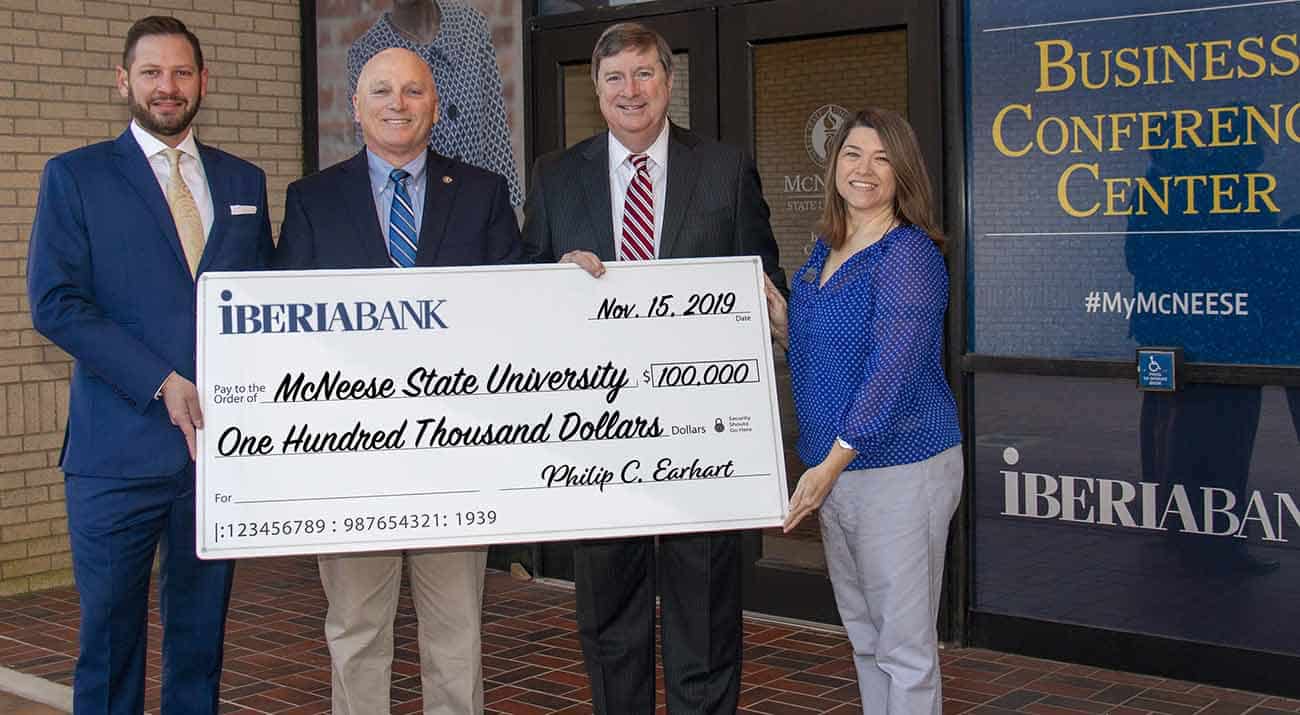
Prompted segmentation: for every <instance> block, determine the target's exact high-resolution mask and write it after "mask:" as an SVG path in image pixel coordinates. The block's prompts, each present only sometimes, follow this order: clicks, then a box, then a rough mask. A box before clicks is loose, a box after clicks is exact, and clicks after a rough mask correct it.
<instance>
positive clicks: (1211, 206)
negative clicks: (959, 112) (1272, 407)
mask: <svg viewBox="0 0 1300 715" xmlns="http://www.w3.org/2000/svg"><path fill="white" fill-rule="evenodd" d="M967 7H968V27H967V47H968V50H969V53H970V58H969V59H970V61H969V62H968V63H967V67H968V73H969V74H968V78H967V82H968V84H967V86H968V89H969V92H970V111H969V114H968V116H969V125H968V141H967V145H968V147H969V148H970V149H969V151H970V157H969V158H970V161H969V167H970V172H971V174H970V177H969V186H970V189H969V190H970V206H971V211H970V221H971V226H970V229H971V230H970V235H971V236H972V250H971V264H970V271H971V286H972V291H973V295H972V303H973V310H974V324H973V329H972V331H971V344H970V345H969V349H971V350H972V351H974V352H977V353H983V354H989V355H1022V356H1034V357H1050V358H1103V359H1116V360H1131V359H1132V358H1133V348H1134V347H1135V346H1138V345H1166V346H1178V347H1183V348H1184V349H1185V354H1186V358H1187V360H1189V361H1192V362H1216V363H1240V364H1272V365H1297V364H1300V329H1297V326H1300V301H1297V300H1296V295H1297V294H1300V91H1297V90H1298V88H1300V42H1297V32H1300V3H1298V2H1295V1H1294V0H1265V1H1262V2H1260V1H1255V2H1232V1H1230V0H1229V1H1220V2H1208V1H1206V0H1198V1H1189V0H1180V1H1174V0H1138V1H1136V2H1134V1H1132V0H1125V1H1124V2H1115V1H1110V0H1082V1H1080V2H1071V3H1046V2H1037V1H1031V0H972V2H970V3H969V4H968V6H967Z"/></svg>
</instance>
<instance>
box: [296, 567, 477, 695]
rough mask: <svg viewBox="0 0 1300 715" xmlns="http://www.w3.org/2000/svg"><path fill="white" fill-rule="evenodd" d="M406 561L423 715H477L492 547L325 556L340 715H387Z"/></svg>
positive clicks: (322, 573)
mask: <svg viewBox="0 0 1300 715" xmlns="http://www.w3.org/2000/svg"><path fill="white" fill-rule="evenodd" d="M403 557H405V560H406V563H407V564H408V568H409V570H410V576H411V600H412V601H414V603H415V613H416V616H417V617H418V619H419V624H420V625H419V644H420V682H421V685H422V689H423V695H424V715H479V714H480V713H482V712H483V665H482V658H481V655H482V639H481V633H482V632H481V625H482V612H483V569H484V567H485V566H486V564H487V549H486V548H483V549H425V550H419V551H406V552H401V551H395V552H366V553H357V554H327V555H322V556H320V557H319V558H318V559H317V563H318V566H319V568H320V581H321V585H322V586H324V588H325V595H326V597H327V598H328V599H329V611H328V612H327V613H326V615H325V639H326V641H327V642H328V643H329V649H330V669H331V671H332V676H333V677H332V683H333V712H334V715H387V714H388V712H389V703H390V694H389V691H390V688H391V685H392V672H393V617H394V616H395V615H396V612H397V597H398V592H399V590H400V587H401V582H402V561H403Z"/></svg>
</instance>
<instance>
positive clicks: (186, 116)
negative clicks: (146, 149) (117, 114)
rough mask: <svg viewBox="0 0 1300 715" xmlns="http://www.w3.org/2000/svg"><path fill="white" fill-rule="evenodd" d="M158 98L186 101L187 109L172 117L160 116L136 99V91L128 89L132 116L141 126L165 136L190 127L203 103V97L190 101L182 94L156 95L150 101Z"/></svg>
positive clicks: (127, 99)
mask: <svg viewBox="0 0 1300 715" xmlns="http://www.w3.org/2000/svg"><path fill="white" fill-rule="evenodd" d="M158 99H171V100H175V99H179V100H181V101H184V102H186V105H185V106H186V109H185V111H183V112H181V113H180V114H177V115H173V116H171V117H166V118H164V117H158V116H155V115H154V114H153V113H152V112H150V111H149V106H148V105H147V104H141V103H139V102H137V101H136V99H135V92H133V91H128V92H127V97H126V103H127V106H128V107H129V108H130V110H131V116H132V117H134V118H135V121H137V122H139V123H140V126H142V127H144V128H145V130H147V131H149V132H150V133H152V134H158V135H161V136H165V137H172V136H176V135H177V134H180V133H182V132H184V131H185V130H186V129H188V128H189V126H190V122H192V121H194V116H195V115H197V114H198V113H199V105H200V104H202V103H203V99H202V97H195V98H194V102H193V103H190V102H189V101H188V100H187V99H186V98H185V97H184V96H182V95H168V96H163V95H156V96H154V97H152V98H151V100H150V101H153V100H158Z"/></svg>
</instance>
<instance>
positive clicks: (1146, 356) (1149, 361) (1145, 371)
mask: <svg viewBox="0 0 1300 715" xmlns="http://www.w3.org/2000/svg"><path fill="white" fill-rule="evenodd" d="M1182 369H1183V349H1182V348H1138V351H1137V372H1138V389H1139V390H1153V391H1157V392H1172V391H1174V390H1177V389H1178V387H1179V382H1180V380H1181V377H1182V376H1181V374H1180V373H1181V372H1182Z"/></svg>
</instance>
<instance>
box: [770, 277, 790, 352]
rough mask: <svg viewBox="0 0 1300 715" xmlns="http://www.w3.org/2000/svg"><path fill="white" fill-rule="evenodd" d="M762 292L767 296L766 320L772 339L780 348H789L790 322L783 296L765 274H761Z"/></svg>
mask: <svg viewBox="0 0 1300 715" xmlns="http://www.w3.org/2000/svg"><path fill="white" fill-rule="evenodd" d="M763 293H764V294H765V296H766V297H767V322H768V325H769V327H771V329H772V339H773V340H775V341H776V344H777V345H780V346H781V349H782V350H789V349H790V323H789V317H788V316H789V312H788V310H787V307H786V302H785V296H783V295H781V291H779V290H777V289H776V285H775V284H773V283H772V279H771V278H768V277H767V275H766V274H764V275H763Z"/></svg>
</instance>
